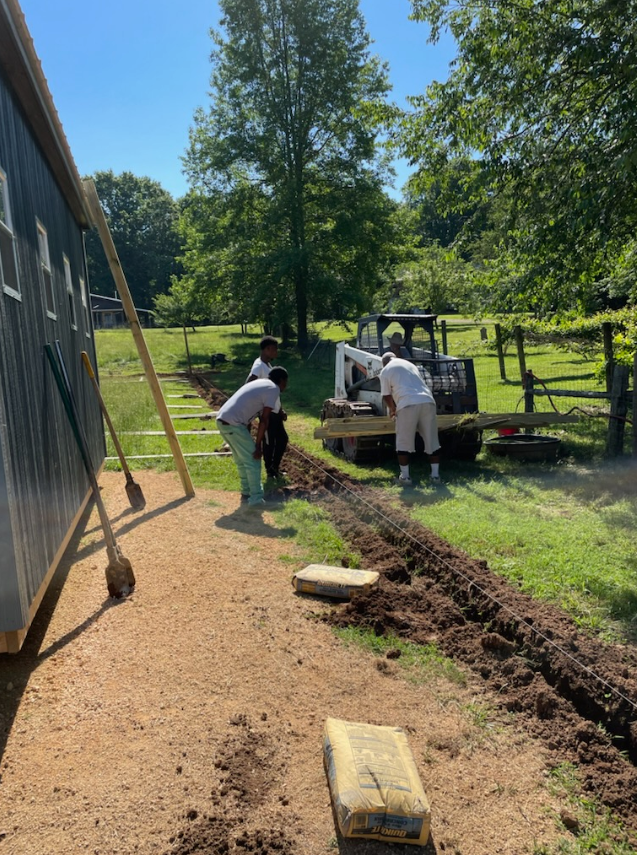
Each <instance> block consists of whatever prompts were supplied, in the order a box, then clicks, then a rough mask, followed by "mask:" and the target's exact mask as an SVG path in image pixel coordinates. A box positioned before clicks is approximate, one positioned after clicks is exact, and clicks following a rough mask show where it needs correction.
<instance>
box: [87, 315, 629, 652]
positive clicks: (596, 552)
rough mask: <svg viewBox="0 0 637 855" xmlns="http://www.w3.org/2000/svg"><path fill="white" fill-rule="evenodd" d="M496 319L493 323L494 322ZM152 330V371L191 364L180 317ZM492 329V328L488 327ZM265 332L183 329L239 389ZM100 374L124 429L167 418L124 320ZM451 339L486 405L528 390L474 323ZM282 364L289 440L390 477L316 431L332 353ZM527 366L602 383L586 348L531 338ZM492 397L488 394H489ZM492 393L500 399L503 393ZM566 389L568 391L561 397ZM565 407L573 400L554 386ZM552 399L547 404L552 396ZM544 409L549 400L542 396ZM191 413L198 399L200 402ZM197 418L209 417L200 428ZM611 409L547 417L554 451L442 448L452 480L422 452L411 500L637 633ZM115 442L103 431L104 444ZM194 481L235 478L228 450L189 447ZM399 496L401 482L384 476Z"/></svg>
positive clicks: (440, 522)
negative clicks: (451, 456)
mask: <svg viewBox="0 0 637 855" xmlns="http://www.w3.org/2000/svg"><path fill="white" fill-rule="evenodd" d="M488 329H489V330H492V327H489V328H488ZM354 332H355V327H354V325H351V326H350V329H349V332H348V331H347V330H344V329H343V327H340V326H337V325H331V326H324V327H322V328H321V329H320V334H321V337H322V338H324V339H327V340H330V341H338V340H340V339H342V338H351V337H352V336H353V334H354ZM145 334H146V338H147V342H148V346H149V349H150V351H151V354H152V357H153V361H154V363H155V368H156V370H157V371H158V373H171V372H174V371H179V370H182V371H183V370H185V369H187V367H188V366H187V360H186V352H185V347H184V337H183V333H182V331H181V330H161V329H157V330H148V331H146V333H145ZM489 334H490V332H489ZM260 338H261V331H260V329H258V328H257V327H256V326H255V327H251V328H249V332H248V334H247V335H243V334H241V331H240V327H239V326H226V327H208V328H199V329H198V330H197V332H196V333H195V334H192V333H191V334H190V335H189V339H188V341H189V347H190V353H191V360H192V363H193V366H194V367H199V368H202V369H207V368H208V367H209V360H210V354H213V353H224V354H225V355H226V356H227V358H228V361H227V362H226V363H223V364H221V365H220V366H219V368H218V370H217V372H216V374H215V382H216V384H217V385H218V386H219V388H221V389H222V390H223V391H225V392H227V393H229V394H230V393H232V392H233V391H234V390H235V389H236V388H237V387H238V386H239V385H240V384H241V383H243V381H244V380H245V378H246V376H247V374H248V371H249V368H250V366H251V364H252V361H253V359H254V358H255V356H256V355H257V354H258V349H259V348H258V343H259V340H260ZM96 342H97V353H98V365H99V372H100V382H101V384H102V390H103V394H104V397H105V399H106V402H107V406H108V407H109V410H110V411H111V415H112V418H113V421H114V422H115V425H116V428H117V429H118V431H133V430H137V431H139V430H145V431H149V430H157V431H159V430H161V422H160V420H159V417H158V416H157V413H156V410H155V406H154V402H153V400H152V397H151V395H150V392H149V390H148V387H147V384H146V382H145V380H144V379H143V378H142V381H141V382H140V379H139V378H140V375H141V372H142V367H141V362H140V361H139V358H138V356H137V352H136V349H135V345H134V343H133V338H132V336H131V334H130V332H129V331H127V330H109V331H98V332H97V333H96ZM449 351H450V352H451V353H454V354H455V355H465V356H473V358H474V360H475V366H476V375H477V378H478V389H479V399H480V408H481V409H483V410H484V409H488V410H489V411H490V412H511V411H513V410H515V408H516V404H517V403H518V402H519V398H520V387H519V385H518V384H517V383H516V382H515V379H514V378H515V377H517V374H518V373H519V372H518V368H517V356H515V354H514V353H511V354H509V355H508V356H507V376H508V377H509V378H510V379H509V380H508V381H506V382H504V381H502V380H500V375H499V368H498V364H497V358H496V357H495V355H494V353H493V352H492V351H490V350H486V349H485V346H484V344H483V343H482V340H481V337H480V325H475V324H471V323H469V322H462V321H461V320H460V319H453V323H451V321H450V324H449ZM278 361H279V363H280V364H282V365H284V366H285V367H286V368H287V369H288V371H289V372H290V384H289V386H288V389H287V391H286V393H285V395H284V405H285V408H286V410H287V411H288V413H289V416H290V417H289V420H288V425H287V426H288V432H289V433H290V435H291V438H292V440H293V441H294V442H295V443H296V444H297V445H298V446H299V447H300V448H301V449H306V450H307V451H308V452H311V453H312V454H313V455H315V456H316V457H319V458H322V459H324V460H326V461H329V462H330V463H331V464H334V463H337V465H338V466H340V467H341V468H342V469H343V470H344V471H347V472H348V473H350V474H352V475H355V476H356V477H357V478H359V480H361V481H362V482H363V483H365V484H368V485H370V486H375V487H378V486H387V485H388V482H389V480H390V477H391V476H392V475H394V474H396V463H395V460H394V457H393V454H391V453H389V454H388V455H387V457H386V458H385V459H382V460H380V461H378V463H377V464H374V465H369V464H368V465H364V466H357V465H353V464H349V463H347V462H346V461H344V460H342V459H339V458H334V457H333V455H331V454H330V453H328V452H326V451H325V450H323V449H322V447H321V445H320V443H319V442H318V441H316V440H315V439H314V438H313V431H314V428H315V427H316V426H317V425H318V416H319V412H320V408H321V403H322V401H323V400H324V399H325V398H327V397H329V396H330V395H332V394H333V385H334V380H333V374H334V369H333V365H332V364H331V363H330V362H329V358H328V357H327V356H326V354H325V353H319V351H317V352H316V353H315V354H314V355H313V357H312V358H310V359H309V360H303V359H302V358H301V357H300V356H299V355H298V354H297V353H295V352H294V351H292V350H289V351H288V350H282V351H280V358H279V360H278ZM527 366H528V367H530V368H532V369H533V370H534V372H535V373H536V374H537V375H538V376H540V377H542V378H543V379H544V378H545V377H549V376H551V377H559V378H560V380H559V384H560V386H561V387H562V388H571V384H582V385H577V386H575V388H599V386H596V384H597V380H596V378H595V376H594V366H593V364H592V363H586V362H584V361H583V360H582V358H581V357H580V356H577V355H575V354H567V353H565V352H563V351H558V350H556V349H555V348H552V347H543V348H534V349H529V351H528V353H527ZM162 388H163V391H164V395H165V396H166V399H167V401H168V403H169V404H170V405H171V407H172V408H173V409H172V410H171V411H172V413H173V416H174V420H175V427H176V429H177V430H194V429H195V426H196V427H197V428H198V429H199V430H200V433H199V435H197V436H182V437H180V441H181V442H182V447H183V449H184V452H186V453H189V452H196V451H212V450H215V449H216V448H217V447H218V446H219V445H220V438H219V437H218V436H217V435H215V434H213V433H210V431H212V430H214V428H215V424H214V422H211V421H208V422H199V421H198V420H196V419H192V420H190V419H189V420H186V419H179V418H178V417H177V414H178V413H183V412H187V411H188V410H178V409H176V407H177V406H180V407H188V406H191V405H193V404H198V402H197V401H195V400H191V399H181V398H179V397H172V396H179V395H183V394H187V393H189V391H190V390H189V387H188V386H187V385H185V384H180V383H177V382H174V381H170V382H163V383H162ZM485 401H486V402H489V401H494V402H495V404H494V405H493V406H488V407H487V406H486V405H485ZM498 401H499V402H500V403H499V404H498ZM565 401H567V402H568V403H564V402H565ZM558 402H559V403H560V404H561V405H562V404H563V406H562V409H568V408H569V407H571V406H572V405H573V404H574V403H582V402H581V401H575V400H571V399H558ZM544 404H546V406H544ZM542 409H549V405H548V402H547V401H545V400H544V399H543V400H542ZM192 412H196V410H192ZM201 428H206V430H205V431H203V430H201ZM605 431H606V421H605V420H602V419H583V420H582V421H581V422H580V423H578V424H577V425H573V426H568V430H559V431H558V430H552V431H551V433H553V434H555V435H558V436H560V437H561V439H562V447H563V453H562V456H561V457H560V460H559V462H557V463H555V464H536V463H520V462H515V461H511V460H508V459H506V458H496V457H493V456H492V455H490V454H489V453H488V452H487V451H486V450H485V449H483V451H482V452H481V453H480V455H479V456H478V458H477V460H476V461H475V463H460V462H457V461H443V466H442V474H443V480H444V482H445V483H444V485H443V486H442V487H440V488H433V487H430V486H429V484H428V483H427V475H428V466H427V464H426V462H425V461H424V460H421V459H420V460H416V461H415V463H414V465H413V467H412V473H413V474H414V475H415V477H416V478H417V479H418V478H419V479H420V480H421V482H422V486H420V487H416V489H415V491H414V499H415V502H414V505H413V507H412V513H413V515H414V517H416V518H417V519H418V520H419V521H420V522H422V523H423V524H424V525H426V526H427V527H428V528H430V529H432V530H433V531H435V532H436V533H438V534H440V535H442V536H443V537H445V538H447V539H448V540H449V541H450V542H452V543H453V544H455V545H457V546H460V547H461V548H463V549H465V550H466V551H467V552H468V553H469V554H470V555H472V556H473V557H476V558H484V559H486V560H487V561H488V562H489V564H490V566H491V567H492V568H493V569H494V570H496V571H497V572H499V573H502V574H503V575H505V576H507V577H508V578H510V579H512V580H513V581H515V582H516V583H517V584H519V585H520V586H521V587H522V588H524V589H525V590H527V591H529V592H531V593H532V594H533V595H534V596H536V597H542V598H545V599H548V600H551V601H553V602H555V603H558V604H559V605H561V606H563V607H564V608H566V609H567V610H568V611H569V612H571V614H573V615H574V616H575V618H576V619H577V620H578V621H579V622H580V623H581V625H582V626H584V627H588V628H590V629H591V630H593V631H596V632H599V633H601V634H603V635H605V636H608V637H619V638H628V639H632V640H635V638H636V637H637V582H636V581H635V580H636V575H635V570H636V569H637V559H636V558H635V556H634V544H633V534H632V533H633V532H634V531H635V529H636V527H637V497H636V495H635V493H636V491H635V489H634V486H633V485H634V483H635V476H636V475H637V461H633V460H631V459H630V458H628V457H626V458H624V459H622V460H620V461H607V460H604V458H603V448H604V438H605ZM485 437H486V434H485ZM121 438H122V441H123V445H124V450H125V453H126V454H127V455H137V454H160V453H165V454H167V453H168V452H169V448H168V442H167V440H166V439H165V437H154V436H144V437H138V436H131V435H130V434H124V435H122V437H121ZM113 454H114V450H113V448H112V446H111V445H110V444H109V455H113ZM131 463H132V465H133V468H141V467H143V466H150V465H152V466H153V467H154V468H160V469H172V468H173V464H172V460H171V459H170V458H166V459H165V460H161V461H156V460H155V461H139V460H133V461H131ZM188 466H189V469H190V472H191V476H192V478H193V481H194V483H195V485H200V486H207V487H212V488H215V489H228V490H238V486H239V485H238V479H237V477H236V471H235V467H234V465H233V463H232V460H231V459H229V458H228V459H226V458H188ZM387 489H390V490H393V491H394V493H395V494H396V498H397V499H398V496H399V492H398V488H394V487H389V486H387Z"/></svg>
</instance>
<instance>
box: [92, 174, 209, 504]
mask: <svg viewBox="0 0 637 855" xmlns="http://www.w3.org/2000/svg"><path fill="white" fill-rule="evenodd" d="M83 183H84V192H85V193H86V200H87V202H88V208H89V211H90V213H91V218H92V220H93V222H94V223H95V225H96V226H97V230H98V232H99V235H100V239H101V241H102V246H103V247H104V252H105V253H106V258H107V259H108V264H109V267H110V269H111V273H112V274H113V279H114V280H115V285H116V287H117V292H118V294H119V296H120V299H121V301H122V304H123V306H124V311H125V312H126V318H127V319H128V323H129V324H130V328H131V332H132V333H133V338H134V340H135V344H136V345H137V351H138V353H139V358H140V359H141V361H142V365H143V366H144V372H145V374H146V379H147V380H148V385H149V386H150V391H151V392H152V395H153V398H154V399H155V405H156V407H157V411H158V413H159V417H160V419H161V422H162V425H163V428H164V432H165V433H166V437H167V439H168V444H169V445H170V450H171V452H172V456H173V460H174V461H175V466H176V468H177V472H178V473H179V477H180V479H181V483H182V486H183V488H184V492H185V494H186V495H187V496H194V495H195V488H194V486H193V483H192V480H191V478H190V472H189V471H188V466H187V465H186V461H185V459H184V455H183V452H182V450H181V446H180V444H179V440H178V438H177V434H176V433H175V428H174V425H173V423H172V419H171V417H170V413H169V412H168V407H167V405H166V401H165V400H164V394H163V392H162V391H161V386H160V384H159V380H158V379H157V373H156V372H155V366H154V365H153V360H152V359H151V356H150V352H149V350H148V346H147V344H146V340H145V338H144V334H143V332H142V329H141V326H140V324H139V318H138V317H137V312H136V310H135V306H134V304H133V300H132V297H131V295H130V291H129V289H128V283H127V282H126V277H125V276H124V271H123V270H122V265H121V264H120V260H119V256H118V255H117V250H116V249H115V244H114V243H113V238H112V236H111V232H110V229H109V227H108V223H107V222H106V217H105V216H104V211H103V210H102V206H101V205H100V200H99V197H98V195H97V190H96V188H95V184H94V182H93V180H92V179H91V178H87V179H85V180H84V182H83Z"/></svg>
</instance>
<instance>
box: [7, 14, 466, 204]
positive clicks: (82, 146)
mask: <svg viewBox="0 0 637 855" xmlns="http://www.w3.org/2000/svg"><path fill="white" fill-rule="evenodd" d="M21 5H22V10H23V12H24V15H25V17H26V21H27V25H28V27H29V30H30V32H31V36H32V38H33V41H34V44H35V49H36V51H37V53H38V56H39V57H40V60H41V62H42V67H43V69H44V74H45V75H46V77H47V79H48V81H49V87H50V89H51V93H52V95H53V101H54V103H55V105H56V107H57V111H58V113H59V115H60V119H61V121H62V125H63V127H64V130H65V132H66V136H67V138H68V141H69V144H70V146H71V151H72V152H73V156H74V158H75V161H76V163H77V166H78V169H79V171H80V174H82V175H88V174H91V173H93V172H96V171H97V170H106V169H112V170H113V171H114V172H116V173H120V172H123V171H125V170H129V171H131V172H133V173H135V174H136V175H148V176H150V177H151V178H153V179H155V180H156V181H159V182H160V183H161V185H162V186H163V187H164V188H165V189H166V190H168V191H169V192H170V193H172V195H173V196H175V197H177V196H181V195H183V194H184V193H185V192H186V190H187V183H186V179H185V178H184V176H183V175H182V173H181V161H180V159H179V158H180V156H181V155H182V154H183V153H184V151H185V149H186V146H187V144H188V128H189V127H190V125H191V123H192V117H193V113H194V111H195V109H196V108H197V107H198V106H203V107H205V106H206V105H207V104H208V103H209V98H208V92H209V76H210V61H209V55H210V48H211V42H210V38H209V35H208V32H209V29H210V28H211V27H216V26H217V24H218V20H219V9H218V6H217V3H216V2H215V0H183V2H182V3H175V2H174V0H109V2H105V0H88V2H87V0H21ZM360 6H361V11H362V13H363V15H364V17H365V20H366V21H367V26H368V31H369V33H370V36H371V37H372V39H373V40H374V42H375V44H374V46H373V51H374V53H376V54H378V55H379V56H380V57H381V58H382V59H384V60H386V61H387V62H388V63H389V74H390V80H391V83H392V85H393V93H392V98H393V99H394V100H395V101H397V102H398V103H399V104H401V105H404V103H405V97H406V96H407V95H416V94H419V93H420V92H422V91H424V89H425V87H426V86H427V84H428V83H430V82H431V81H432V80H434V79H437V80H444V79H445V78H446V77H447V73H448V66H449V62H450V61H451V60H452V59H453V56H454V53H455V51H454V45H453V40H452V39H451V38H450V37H448V38H446V39H443V40H441V43H440V44H438V45H435V46H432V45H429V44H427V29H426V27H425V26H424V25H423V24H416V23H414V22H412V21H409V20H408V18H407V16H408V14H409V11H410V8H411V6H410V3H409V0H360ZM396 168H397V171H398V178H397V182H396V183H397V187H398V188H399V187H400V186H402V184H403V183H404V182H405V180H406V179H407V177H408V175H409V169H408V168H407V165H406V164H405V163H403V162H398V163H397V164H396Z"/></svg>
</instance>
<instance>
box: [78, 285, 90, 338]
mask: <svg viewBox="0 0 637 855" xmlns="http://www.w3.org/2000/svg"><path fill="white" fill-rule="evenodd" d="M80 296H81V297H82V312H83V314H84V329H85V331H86V337H87V338H90V337H91V316H90V315H89V313H88V297H87V295H86V283H85V282H84V280H83V279H82V277H81V276H80Z"/></svg>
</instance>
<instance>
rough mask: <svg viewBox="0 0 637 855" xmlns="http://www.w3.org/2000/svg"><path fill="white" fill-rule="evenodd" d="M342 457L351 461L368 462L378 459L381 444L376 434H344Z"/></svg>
mask: <svg viewBox="0 0 637 855" xmlns="http://www.w3.org/2000/svg"><path fill="white" fill-rule="evenodd" d="M342 441H343V457H344V458H345V459H346V460H349V461H350V462H351V463H370V462H373V461H374V460H378V458H379V457H380V455H381V452H382V444H381V442H380V439H379V437H377V436H344V437H343V440H342Z"/></svg>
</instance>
